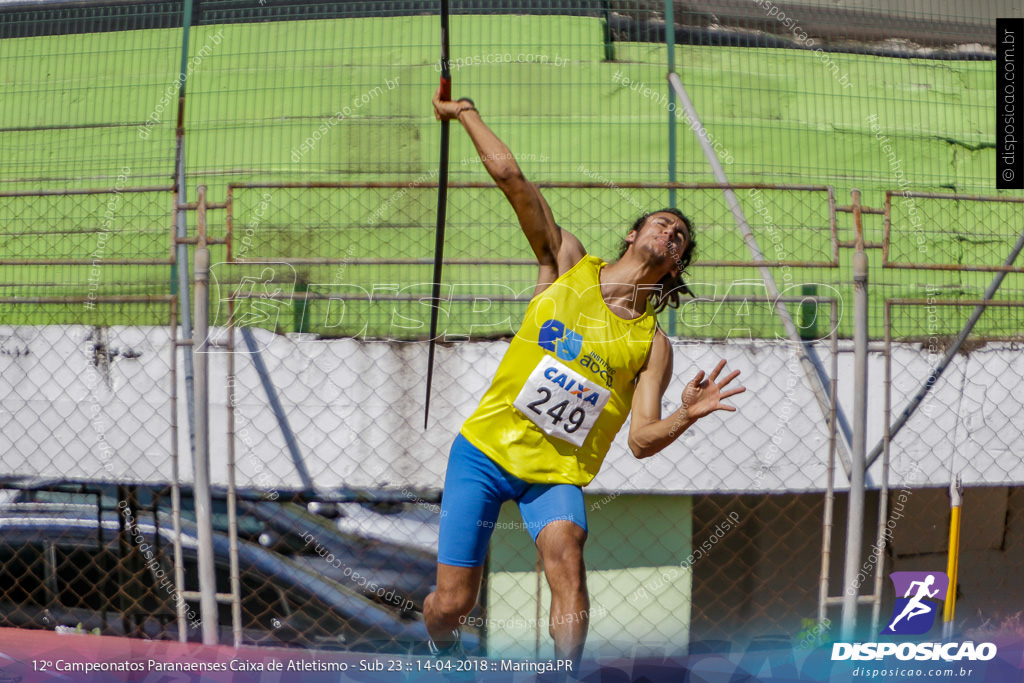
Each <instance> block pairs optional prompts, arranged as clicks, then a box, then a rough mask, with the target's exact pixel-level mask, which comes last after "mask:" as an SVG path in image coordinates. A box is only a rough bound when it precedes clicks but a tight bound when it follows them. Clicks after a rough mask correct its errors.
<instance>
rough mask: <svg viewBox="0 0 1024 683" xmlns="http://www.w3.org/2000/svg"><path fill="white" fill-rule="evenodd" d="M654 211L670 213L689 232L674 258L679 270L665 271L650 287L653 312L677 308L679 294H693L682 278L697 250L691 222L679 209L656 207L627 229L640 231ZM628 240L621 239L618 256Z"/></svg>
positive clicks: (624, 251) (626, 245) (621, 254)
mask: <svg viewBox="0 0 1024 683" xmlns="http://www.w3.org/2000/svg"><path fill="white" fill-rule="evenodd" d="M656 213H670V214H672V215H673V216H675V217H676V218H678V219H679V220H681V221H682V222H683V223H684V224H685V225H686V231H687V232H688V233H689V236H688V237H689V238H688V239H687V242H686V247H685V248H684V249H683V253H682V255H681V256H680V257H679V258H678V259H677V260H676V265H677V266H678V267H679V272H678V273H677V274H676V275H675V276H674V277H673V276H672V273H667V274H666V275H665V276H664V277H662V278H661V279H660V280H658V283H657V285H656V286H655V287H653V288H652V289H651V293H650V294H649V295H648V298H649V299H650V300H651V301H652V302H653V303H654V312H655V313H661V312H662V311H663V310H665V308H666V307H670V308H678V307H679V295H680V294H687V295H689V296H691V297H692V296H694V293H693V292H692V291H691V290H690V286H689V285H687V284H686V281H685V280H683V274H684V273H686V269H687V268H688V267H689V266H690V262H691V261H692V260H693V257H694V254H695V252H696V250H697V237H696V235H694V231H693V223H692V222H691V221H690V219H689V218H687V217H686V216H684V215H683V212H682V211H680V210H679V209H674V208H667V209H658V210H657V211H650V212H648V213H645V214H644V215H642V216H640V218H637V219H636V222H635V223H633V227H632V228H630V229H629V231H630V232H633V231H634V230H636V231H637V232H639V231H640V228H642V227H643V225H644V221H646V220H647V219H648V218H650V217H651V216H652V215H654V214H656ZM629 244H630V243H629V242H626V241H625V240H623V242H622V248H621V249H620V250H619V258H622V257H623V256H624V255H625V254H626V250H628V249H629Z"/></svg>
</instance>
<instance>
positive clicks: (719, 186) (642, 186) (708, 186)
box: [228, 181, 829, 192]
mask: <svg viewBox="0 0 1024 683" xmlns="http://www.w3.org/2000/svg"><path fill="white" fill-rule="evenodd" d="M534 184H535V185H537V187H542V188H545V187H550V188H568V189H580V190H585V189H595V190H597V189H601V190H606V189H608V185H606V184H604V183H592V182H590V183H588V182H556V181H552V182H538V183H534ZM615 186H616V187H621V188H625V189H630V190H671V189H675V190H730V189H731V190H793V191H798V192H827V191H828V189H829V186H828V185H785V184H779V183H616V184H615ZM236 187H237V188H240V189H269V188H281V189H284V188H297V189H302V188H307V189H331V188H354V189H358V188H385V189H387V188H400V187H418V188H419V187H422V188H433V189H436V188H437V183H436V182H434V183H411V182H402V181H380V182H333V183H332V182H295V183H231V184H229V185H228V188H229V191H230V189H231V188H236ZM448 187H455V188H459V187H461V188H483V189H496V186H495V184H494V183H493V182H481V181H477V182H453V183H449V184H448Z"/></svg>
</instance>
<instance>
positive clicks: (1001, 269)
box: [882, 261, 1024, 273]
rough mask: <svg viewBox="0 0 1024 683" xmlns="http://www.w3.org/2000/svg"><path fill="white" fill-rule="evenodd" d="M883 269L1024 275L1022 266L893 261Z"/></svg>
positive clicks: (888, 262) (886, 263)
mask: <svg viewBox="0 0 1024 683" xmlns="http://www.w3.org/2000/svg"><path fill="white" fill-rule="evenodd" d="M882 267H883V268H891V269H899V270H953V271H970V272H976V273H1024V267H1022V266H972V265H968V264H961V263H941V264H928V263H893V262H891V261H886V262H884V263H882Z"/></svg>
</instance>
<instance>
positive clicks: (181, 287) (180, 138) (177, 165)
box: [171, 0, 196, 452]
mask: <svg viewBox="0 0 1024 683" xmlns="http://www.w3.org/2000/svg"><path fill="white" fill-rule="evenodd" d="M191 26H192V0H185V2H184V6H183V16H182V35H181V67H180V70H179V73H178V118H177V126H176V127H175V133H174V139H175V148H174V149H175V152H174V201H175V203H176V207H175V208H176V211H175V218H176V223H175V236H176V237H177V238H178V239H183V238H185V237H188V222H187V220H186V216H185V213H186V212H185V211H184V209H183V208H178V207H184V205H185V204H186V203H187V202H188V198H187V197H186V192H185V81H186V79H187V75H188V38H189V29H190V28H191ZM176 249H177V258H176V259H175V263H174V266H173V267H172V275H171V289H172V291H173V290H174V289H177V290H178V299H179V306H180V308H181V311H180V314H181V338H182V339H191V338H192V308H191V305H190V304H191V302H190V301H189V277H188V245H187V244H182V243H179V244H178V245H177V247H176ZM193 352H194V347H192V346H185V347H183V355H184V364H183V365H184V368H183V369H184V373H185V404H186V406H187V408H188V434H189V443H190V444H191V450H192V452H195V440H196V426H195V420H194V418H193V414H194V412H195V408H194V403H195V395H194V389H193V382H194V379H193V378H194V374H195V372H194V370H193V367H192V365H193Z"/></svg>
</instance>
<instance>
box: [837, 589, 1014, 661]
mask: <svg viewBox="0 0 1024 683" xmlns="http://www.w3.org/2000/svg"><path fill="white" fill-rule="evenodd" d="M889 579H890V580H891V581H892V584H893V588H895V589H896V604H895V605H894V606H893V610H892V617H891V618H890V619H889V623H888V625H887V626H886V627H885V628H884V629H882V631H881V633H880V635H923V634H925V633H928V631H930V630H931V629H932V626H933V625H934V624H935V615H936V614H937V613H938V612H939V606H940V605H941V604H942V602H943V601H944V600H945V599H946V593H947V591H948V590H949V577H948V576H946V574H945V573H944V572H893V573H891V574H889ZM890 656H895V657H896V659H899V660H903V661H907V660H916V661H929V660H930V661H938V660H940V659H941V660H942V661H945V662H953V661H959V660H967V661H988V660H990V659H992V658H994V657H995V656H996V646H995V644H993V643H980V644H978V645H975V643H974V642H972V641H966V642H963V643H957V642H950V643H934V642H930V643H833V645H832V660H833V661H839V660H850V659H853V660H860V661H866V660H880V659H883V658H885V657H890Z"/></svg>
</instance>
